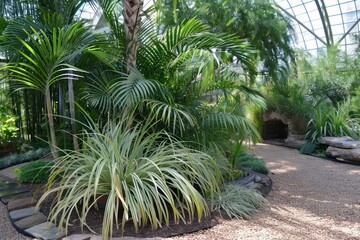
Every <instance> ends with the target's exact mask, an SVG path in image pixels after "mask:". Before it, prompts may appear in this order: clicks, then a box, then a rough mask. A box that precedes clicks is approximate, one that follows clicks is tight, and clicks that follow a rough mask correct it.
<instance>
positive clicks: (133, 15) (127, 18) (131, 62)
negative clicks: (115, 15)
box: [122, 0, 143, 67]
mask: <svg viewBox="0 0 360 240" xmlns="http://www.w3.org/2000/svg"><path fill="white" fill-rule="evenodd" d="M122 3H123V16H124V29H125V36H126V57H125V59H126V65H127V67H135V66H136V55H137V50H138V47H139V44H138V39H139V29H140V22H141V17H140V13H141V11H142V8H143V1H142V0H122Z"/></svg>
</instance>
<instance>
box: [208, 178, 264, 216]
mask: <svg viewBox="0 0 360 240" xmlns="http://www.w3.org/2000/svg"><path fill="white" fill-rule="evenodd" d="M265 202H266V200H265V198H264V197H263V196H262V195H261V194H260V193H258V192H257V191H256V190H254V189H248V188H245V187H241V186H236V185H227V186H226V187H225V188H224V189H222V191H221V192H219V193H218V194H217V195H216V196H215V197H214V198H213V199H212V200H211V201H210V204H211V210H212V211H219V212H220V213H221V212H225V213H226V214H227V215H228V216H229V217H230V218H237V219H244V218H249V217H250V214H251V213H253V212H254V211H256V209H257V208H259V207H260V206H261V205H262V204H263V203H265Z"/></svg>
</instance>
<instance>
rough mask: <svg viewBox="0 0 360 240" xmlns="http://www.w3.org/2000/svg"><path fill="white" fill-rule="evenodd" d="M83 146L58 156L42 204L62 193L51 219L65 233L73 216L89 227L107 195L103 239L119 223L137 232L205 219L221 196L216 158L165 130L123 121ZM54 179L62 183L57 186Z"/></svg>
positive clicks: (90, 137) (89, 135)
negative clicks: (90, 218)
mask: <svg viewBox="0 0 360 240" xmlns="http://www.w3.org/2000/svg"><path fill="white" fill-rule="evenodd" d="M82 145H83V148H82V150H80V151H76V152H68V153H67V154H65V155H64V156H63V157H61V158H59V160H58V161H57V162H56V164H55V166H54V171H53V172H52V173H51V176H50V179H49V183H48V190H47V191H46V192H45V194H44V195H43V196H42V198H41V199H40V200H39V202H38V205H39V204H41V202H43V201H44V200H45V199H46V198H47V197H48V196H49V195H50V194H51V193H54V192H55V193H57V195H56V198H55V200H54V202H53V206H52V208H51V209H52V210H51V212H50V215H49V217H50V219H51V220H52V221H54V222H56V221H57V219H59V220H58V222H57V223H58V224H59V226H61V227H63V228H64V230H65V231H67V228H68V226H69V225H70V215H71V214H72V213H74V214H77V215H78V217H79V219H80V220H81V222H80V223H81V225H82V226H87V227H89V226H88V225H87V223H86V217H87V215H88V213H89V211H90V209H91V208H93V207H94V206H96V205H97V203H96V201H97V200H98V199H99V198H102V197H104V196H105V197H106V198H107V202H106V206H105V209H104V218H103V223H102V237H103V239H107V238H108V237H109V236H112V232H113V226H114V225H116V226H117V227H119V226H120V225H121V228H122V230H123V229H124V225H125V223H126V222H127V221H129V220H131V221H132V223H133V225H134V228H135V231H136V230H137V229H138V228H139V227H140V226H145V225H146V224H148V223H149V224H150V225H151V227H152V228H153V229H156V228H158V227H161V226H162V225H163V224H165V225H168V224H169V222H170V220H171V219H173V220H174V221H175V222H177V223H178V222H180V221H183V222H185V221H187V220H190V221H192V220H193V219H194V218H195V216H196V217H197V219H198V220H199V221H200V220H201V218H202V217H204V216H207V215H208V214H209V208H208V206H207V202H206V200H205V196H210V197H211V196H212V195H213V194H214V193H215V192H217V191H218V190H219V183H220V182H221V181H222V177H221V172H220V170H219V169H218V167H217V165H216V163H215V161H214V159H213V158H212V157H211V156H209V155H208V154H205V153H203V152H201V151H197V150H193V149H190V148H188V147H185V146H184V145H183V144H182V143H181V142H179V141H177V140H175V139H174V138H172V137H170V136H169V135H168V134H167V133H166V132H155V133H151V131H150V127H149V126H147V125H140V124H137V125H135V126H133V127H130V126H129V124H128V122H126V121H124V120H123V121H121V122H120V123H118V124H108V125H107V126H106V127H105V128H104V129H103V130H101V131H100V130H99V129H96V128H95V127H94V128H93V129H91V132H88V133H87V137H86V140H84V141H83V144H82ZM55 179H61V181H60V184H59V186H57V187H56V186H55V187H54V185H53V184H54V182H55V181H54V180H55ZM52 187H53V188H52ZM80 203H81V205H80ZM120 209H122V210H120ZM89 228H90V227H89Z"/></svg>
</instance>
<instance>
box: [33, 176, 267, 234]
mask: <svg viewBox="0 0 360 240" xmlns="http://www.w3.org/2000/svg"><path fill="white" fill-rule="evenodd" d="M231 184H238V185H242V186H249V187H253V188H256V189H257V190H258V191H259V192H260V193H261V194H262V195H264V196H266V195H267V194H268V193H269V192H270V191H271V187H272V182H271V179H270V178H269V177H268V176H267V175H264V174H259V173H254V172H251V173H250V174H249V175H247V176H246V177H244V178H240V179H237V180H235V181H232V182H231ZM251 185H252V186H251ZM26 186H27V187H28V188H30V190H31V192H32V193H33V194H34V195H35V196H36V198H40V197H41V196H42V194H43V192H44V187H45V185H44V184H26ZM53 199H54V196H51V197H50V198H48V199H46V200H45V201H44V202H43V204H42V205H41V211H43V212H44V213H45V215H48V214H49V212H50V209H51V202H52V200H53ZM229 219H230V218H229V217H228V216H227V215H226V213H219V212H213V213H211V215H210V216H208V217H207V218H206V219H202V221H201V222H198V221H197V218H196V217H195V218H194V221H193V222H186V223H183V222H181V223H180V224H176V223H175V222H174V221H170V225H169V226H163V227H162V228H159V229H157V230H152V229H151V226H150V225H147V226H145V227H143V228H139V230H138V232H137V233H135V231H134V227H133V224H132V222H131V220H130V221H129V222H127V224H126V225H125V231H124V233H123V234H122V233H121V229H119V230H118V229H116V227H115V226H114V233H113V236H114V237H116V236H131V237H138V238H145V237H146V238H149V237H172V236H176V235H182V234H186V233H192V232H197V231H200V230H204V229H207V228H210V227H213V226H215V225H217V224H219V223H222V222H223V221H226V220H229ZM86 220H87V223H88V224H89V226H91V228H92V229H93V230H94V231H95V232H97V233H99V232H101V227H102V221H103V211H102V210H101V209H99V210H97V209H95V208H93V209H92V210H91V211H90V214H89V215H88V218H87V219H86ZM70 222H71V224H72V226H70V227H69V229H68V235H71V234H79V233H85V234H91V232H90V231H89V230H88V229H87V228H84V231H83V232H82V230H81V227H80V223H79V219H78V218H77V217H76V216H72V217H71V220H70Z"/></svg>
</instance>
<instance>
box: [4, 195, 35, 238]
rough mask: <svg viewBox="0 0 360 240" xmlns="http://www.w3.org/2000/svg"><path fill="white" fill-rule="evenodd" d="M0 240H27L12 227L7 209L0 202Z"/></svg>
mask: <svg viewBox="0 0 360 240" xmlns="http://www.w3.org/2000/svg"><path fill="white" fill-rule="evenodd" d="M0 239H1V240H26V239H31V238H27V237H25V236H24V235H22V234H20V233H18V232H17V231H16V230H15V228H14V227H13V226H12V225H11V223H10V220H9V216H8V213H7V210H6V207H5V206H4V204H3V203H2V202H0Z"/></svg>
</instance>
